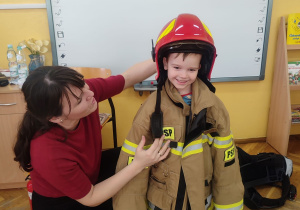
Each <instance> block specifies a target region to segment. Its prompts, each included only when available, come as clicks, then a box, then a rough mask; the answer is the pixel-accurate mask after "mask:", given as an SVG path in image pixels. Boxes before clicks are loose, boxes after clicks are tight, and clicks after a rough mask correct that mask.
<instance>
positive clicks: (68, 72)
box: [14, 66, 85, 172]
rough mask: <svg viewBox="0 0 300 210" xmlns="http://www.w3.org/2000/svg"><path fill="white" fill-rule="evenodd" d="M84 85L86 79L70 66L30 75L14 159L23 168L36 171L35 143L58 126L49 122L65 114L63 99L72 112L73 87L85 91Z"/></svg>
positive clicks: (44, 70)
mask: <svg viewBox="0 0 300 210" xmlns="http://www.w3.org/2000/svg"><path fill="white" fill-rule="evenodd" d="M84 85H85V83H84V80H83V76H82V75H81V74H80V73H78V72H76V71H75V70H73V69H70V68H68V67H62V66H43V67H39V68H37V69H35V70H33V71H32V72H31V73H30V74H29V76H28V77H27V79H26V81H25V82H24V84H23V86H22V92H23V95H24V99H25V102H26V103H27V110H26V112H25V114H24V117H23V119H22V121H21V123H20V126H19V130H18V133H17V141H16V144H15V146H14V153H15V158H14V160H15V161H17V162H19V163H20V167H21V168H23V169H24V170H25V171H27V172H29V171H31V170H32V166H31V158H30V142H31V140H32V139H33V138H34V137H35V136H36V135H41V134H43V133H45V132H47V131H48V130H50V128H52V127H55V126H58V125H57V124H56V123H52V122H50V121H49V120H50V119H51V118H52V117H56V116H60V115H61V114H62V108H63V107H62V98H63V97H64V96H65V97H66V99H67V101H68V103H69V110H70V111H71V104H70V99H69V97H68V92H71V94H73V95H74V93H73V92H72V91H71V89H70V86H74V87H77V88H79V89H82V88H83V86H84ZM74 96H75V95H74ZM75 97H76V96H75Z"/></svg>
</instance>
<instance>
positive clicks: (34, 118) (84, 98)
mask: <svg viewBox="0 0 300 210" xmlns="http://www.w3.org/2000/svg"><path fill="white" fill-rule="evenodd" d="M155 71H156V69H155V64H154V63H153V62H152V61H150V60H147V61H144V62H141V63H138V64H136V65H134V66H132V67H131V68H129V69H128V70H127V71H125V72H124V73H123V74H122V75H117V76H111V77H109V78H107V79H102V78H95V79H88V80H83V76H82V75H81V74H79V73H78V72H76V71H75V70H72V69H69V68H67V67H60V66H46V67H40V68H38V69H36V70H34V71H33V72H32V73H31V74H30V75H29V76H28V78H27V79H26V81H25V83H24V84H23V86H22V92H23V94H24V98H25V101H26V103H27V111H26V113H25V114H24V118H23V120H22V122H21V124H20V128H19V131H18V135H17V142H16V145H15V147H14V152H15V155H16V157H15V161H18V162H19V163H20V166H21V167H22V168H23V169H24V170H25V171H28V172H29V171H30V174H31V178H32V184H33V189H34V193H33V199H32V202H33V209H34V210H35V209H64V210H65V209H84V208H85V206H98V209H108V207H107V206H102V205H99V204H101V203H103V202H104V201H106V200H108V199H109V198H111V197H112V196H113V195H114V194H115V193H116V192H117V191H119V190H120V189H121V188H122V187H123V186H124V185H125V184H126V183H127V182H129V181H130V180H131V179H132V178H133V177H134V176H136V175H137V174H138V173H139V172H141V171H142V170H143V169H144V168H146V167H148V166H150V165H153V164H154V163H156V162H158V161H161V160H163V159H164V158H166V156H167V155H168V153H169V150H170V149H169V148H168V144H169V142H167V143H166V144H165V145H164V146H162V143H163V139H164V136H162V137H161V138H160V139H155V141H154V143H153V145H152V146H151V147H150V148H149V149H148V150H143V146H144V144H145V138H144V137H142V141H141V143H140V144H139V145H138V147H137V148H136V153H137V154H136V156H135V159H134V160H133V162H132V163H130V164H129V165H128V166H127V167H125V168H124V170H122V171H120V172H119V173H117V174H115V175H113V176H112V177H110V178H108V179H106V180H104V181H102V182H100V183H97V181H98V177H99V170H100V161H101V150H102V146H101V145H102V140H101V129H100V128H101V126H100V122H99V115H98V102H99V101H102V100H104V99H107V98H109V97H112V96H114V95H116V94H118V93H120V92H121V91H122V90H123V89H125V88H127V87H130V86H132V85H133V84H135V83H137V82H140V81H142V80H143V79H146V78H148V77H149V76H151V75H152V74H153V73H154V72H155ZM116 158H117V157H116ZM101 170H104V169H102V168H101Z"/></svg>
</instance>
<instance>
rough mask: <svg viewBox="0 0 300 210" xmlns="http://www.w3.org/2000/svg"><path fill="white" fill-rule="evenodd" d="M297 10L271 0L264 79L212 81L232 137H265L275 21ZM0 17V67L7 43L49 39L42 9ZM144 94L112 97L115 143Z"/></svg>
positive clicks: (294, 3)
mask: <svg viewBox="0 0 300 210" xmlns="http://www.w3.org/2000/svg"><path fill="white" fill-rule="evenodd" d="M11 2H14V3H45V0H15V1H11V0H2V1H1V2H0V4H11ZM297 12H298V13H299V12H300V1H299V0H273V10H272V20H271V27H270V36H269V47H268V54H267V62H266V71H265V73H266V76H265V80H263V81H249V82H226V83H214V85H215V86H216V88H217V92H216V94H217V95H218V96H219V97H220V98H221V100H222V101H223V102H224V104H225V105H226V107H227V109H228V111H229V113H230V116H231V128H232V132H233V135H234V136H235V138H236V139H246V138H260V137H266V132H267V124H268V112H269V106H270V95H271V87H272V78H273V69H274V60H275V52H276V41H277V32H278V26H279V21H280V17H281V16H285V17H286V18H287V16H288V14H290V13H297ZM0 20H1V21H0V31H1V39H0V67H4V68H7V60H6V49H7V44H9V43H11V44H13V45H14V46H15V47H16V46H17V44H18V43H19V42H20V41H22V40H24V39H28V38H31V37H34V38H37V39H48V40H49V39H50V35H49V28H48V20H47V12H46V9H27V10H0ZM4 20H7V21H4ZM240 44H242V43H240ZM50 50H51V49H50ZM299 59H300V57H299ZM51 62H52V55H51V53H50V52H49V53H47V54H46V64H47V65H51ZM148 95H149V93H144V95H143V96H142V97H141V96H139V94H138V93H137V92H135V91H134V90H133V88H130V89H127V90H125V91H124V92H123V93H121V94H120V95H118V96H115V97H114V98H113V100H114V104H115V107H116V116H117V129H118V143H119V145H121V144H122V142H123V140H124V139H125V137H126V135H127V132H128V131H129V129H130V126H131V122H132V120H133V117H134V115H135V113H136V111H137V110H138V108H139V106H140V105H141V104H142V103H143V101H144V100H145V99H146V98H147V96H148ZM291 95H292V96H293V98H300V97H299V93H297V92H296V93H292V94H291ZM292 103H300V101H298V102H297V101H292ZM100 108H101V109H104V110H105V111H109V106H108V104H100ZM299 128H300V127H294V126H292V133H293V132H294V133H296V132H297V131H298V133H299ZM103 139H112V135H111V125H110V124H108V125H106V126H105V127H104V129H103ZM111 142H112V141H111V140H109V141H105V142H104V147H110V146H111V145H112V144H111Z"/></svg>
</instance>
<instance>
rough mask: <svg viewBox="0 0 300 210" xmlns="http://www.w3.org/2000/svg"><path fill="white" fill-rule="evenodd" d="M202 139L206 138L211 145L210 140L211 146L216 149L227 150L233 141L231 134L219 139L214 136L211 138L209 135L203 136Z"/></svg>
mask: <svg viewBox="0 0 300 210" xmlns="http://www.w3.org/2000/svg"><path fill="white" fill-rule="evenodd" d="M202 138H203V139H205V138H207V139H208V140H209V143H210V144H211V140H212V143H213V146H214V147H216V148H219V149H221V148H227V147H230V146H232V144H233V143H232V142H233V141H232V140H233V136H232V134H230V135H229V136H225V137H220V136H215V137H212V136H211V135H210V134H207V135H203V137H202Z"/></svg>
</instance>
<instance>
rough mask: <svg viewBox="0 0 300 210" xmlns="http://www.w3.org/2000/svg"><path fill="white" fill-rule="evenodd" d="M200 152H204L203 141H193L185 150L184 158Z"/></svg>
mask: <svg viewBox="0 0 300 210" xmlns="http://www.w3.org/2000/svg"><path fill="white" fill-rule="evenodd" d="M200 152H203V147H202V140H196V141H192V142H191V143H189V144H188V145H187V146H186V147H185V148H184V149H183V152H182V158H184V157H187V156H189V155H193V154H197V153H200Z"/></svg>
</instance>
